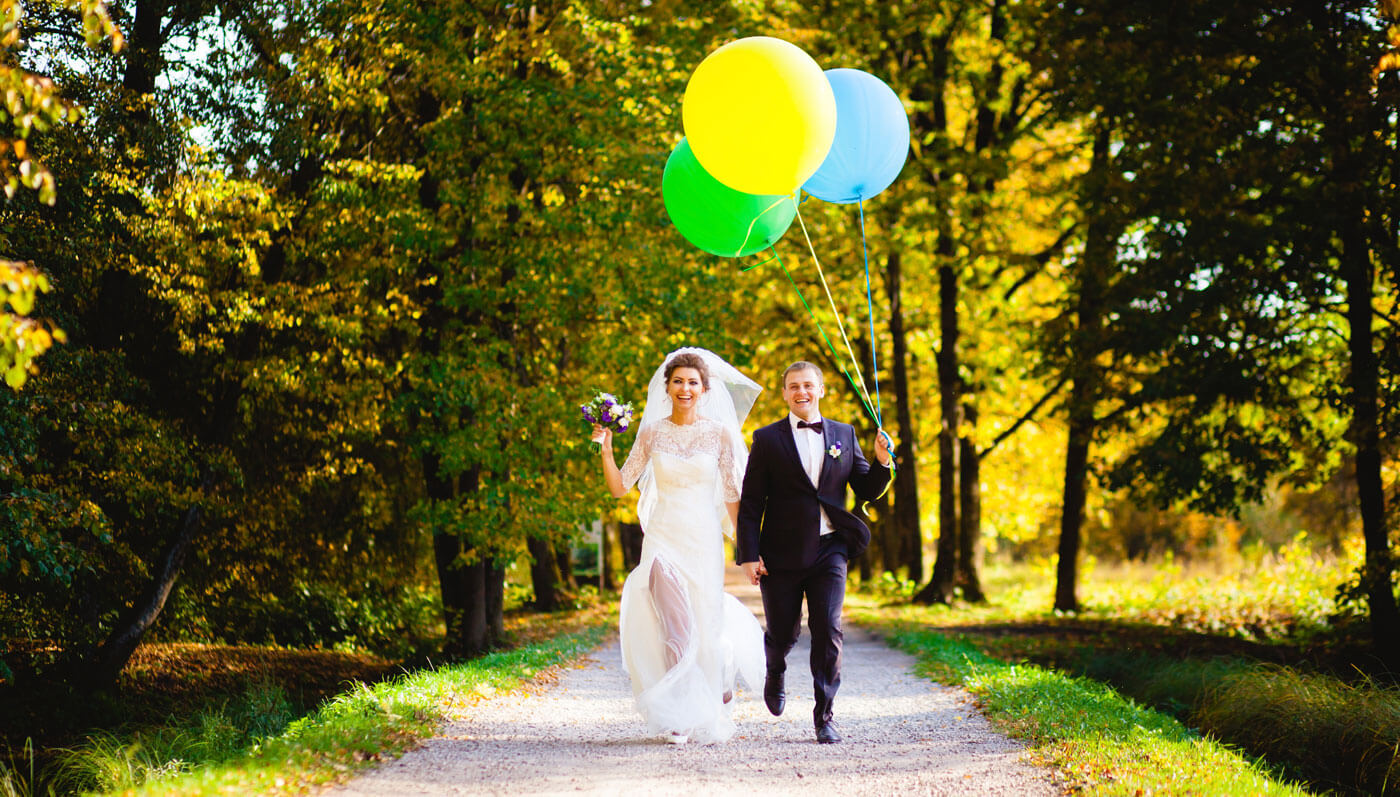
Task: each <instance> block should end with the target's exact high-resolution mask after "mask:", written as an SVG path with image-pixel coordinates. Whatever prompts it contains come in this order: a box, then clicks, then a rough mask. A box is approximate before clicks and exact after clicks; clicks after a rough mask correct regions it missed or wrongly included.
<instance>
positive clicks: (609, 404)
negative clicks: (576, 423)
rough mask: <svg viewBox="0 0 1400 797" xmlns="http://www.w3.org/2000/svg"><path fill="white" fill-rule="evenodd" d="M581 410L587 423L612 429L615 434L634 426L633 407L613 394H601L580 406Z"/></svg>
mask: <svg viewBox="0 0 1400 797" xmlns="http://www.w3.org/2000/svg"><path fill="white" fill-rule="evenodd" d="M579 409H580V410H582V411H583V419H584V420H585V421H588V422H589V423H591V424H596V425H598V426H602V427H604V428H606V429H611V430H613V432H614V433H620V432H625V431H627V427H629V426H631V425H632V405H631V404H623V403H621V402H619V401H618V400H617V396H614V395H613V394H611V393H599V394H598V395H596V396H594V397H593V400H592V401H590V402H588V403H587V404H582V405H580V406H579Z"/></svg>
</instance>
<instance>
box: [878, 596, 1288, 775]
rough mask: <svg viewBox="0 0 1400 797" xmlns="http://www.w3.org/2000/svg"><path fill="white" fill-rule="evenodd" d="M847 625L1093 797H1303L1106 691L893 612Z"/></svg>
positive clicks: (1254, 765) (1253, 765) (1261, 769)
mask: <svg viewBox="0 0 1400 797" xmlns="http://www.w3.org/2000/svg"><path fill="white" fill-rule="evenodd" d="M915 611H917V610H915ZM852 619H853V620H855V621H856V622H858V623H860V624H862V625H864V626H867V627H870V628H873V629H875V630H877V631H880V632H882V633H885V634H886V635H887V636H888V638H889V640H890V641H891V642H892V643H893V644H894V645H896V646H897V647H899V648H901V649H903V650H905V651H908V652H909V653H912V654H913V655H915V656H916V657H917V658H918V661H919V669H920V671H921V673H923V674H924V675H926V676H928V677H930V678H932V679H934V680H937V681H940V682H943V683H948V684H956V685H960V686H963V687H965V688H966V689H968V690H969V691H970V692H971V693H972V694H973V695H975V696H976V697H977V699H978V701H979V703H980V705H981V707H982V709H983V711H984V712H985V713H986V714H987V716H988V717H989V718H990V719H991V720H992V722H993V723H994V724H996V725H997V726H998V727H1000V728H1002V729H1003V730H1004V731H1005V732H1007V733H1009V734H1010V735H1012V736H1015V737H1017V738H1020V739H1023V740H1025V741H1026V742H1027V744H1028V745H1029V746H1030V749H1031V751H1032V754H1033V755H1034V756H1035V757H1036V758H1037V759H1038V760H1039V761H1041V762H1042V763H1045V764H1048V765H1051V766H1054V767H1056V768H1058V769H1060V770H1061V771H1062V772H1064V773H1066V774H1067V776H1068V777H1070V778H1071V779H1072V780H1074V781H1076V782H1075V783H1074V784H1073V785H1075V786H1078V787H1081V788H1085V789H1088V790H1090V791H1092V792H1093V793H1095V794H1107V795H1115V794H1125V795H1137V794H1211V795H1303V794H1308V792H1307V791H1305V790H1303V789H1302V788H1300V787H1298V786H1296V785H1294V784H1291V783H1288V782H1285V781H1283V780H1281V779H1280V778H1279V777H1278V776H1277V775H1276V773H1274V772H1272V771H1270V770H1269V769H1268V768H1267V767H1265V766H1264V765H1262V764H1261V763H1259V762H1257V761H1253V760H1250V759H1248V758H1246V757H1245V756H1243V755H1241V754H1240V753H1239V752H1238V751H1236V750H1234V749H1231V748H1230V747H1227V746H1226V745H1223V744H1221V743H1220V742H1218V741H1215V740H1213V739H1211V738H1208V737H1205V736H1202V735H1200V734H1199V733H1197V732H1195V731H1193V730H1191V729H1189V728H1187V727H1186V726H1185V725H1183V724H1182V723H1181V722H1179V721H1178V720H1176V719H1174V718H1173V717H1170V716H1168V715H1166V714H1163V713H1161V712H1158V711H1155V710H1153V709H1150V708H1146V707H1144V706H1142V705H1140V704H1138V703H1136V702H1134V701H1132V700H1131V699H1128V698H1125V697H1123V696H1122V695H1120V694H1119V693H1117V692H1116V691H1114V690H1113V689H1112V688H1110V687H1108V686H1106V685H1105V684H1102V683H1099V682H1097V681H1093V680H1090V679H1087V678H1082V677H1075V676H1071V675H1067V674H1064V673H1061V672H1057V671H1055V670H1052V669H1047V668H1044V667H1039V666H1036V665H1033V664H1026V663H1022V664H1008V663H1006V662H1003V661H1000V660H998V659H994V658H992V657H990V656H987V655H986V654H984V653H983V652H982V651H980V650H978V649H977V647H975V646H974V645H973V644H971V643H970V642H968V641H967V640H965V639H961V638H954V637H950V636H947V635H944V634H940V633H936V632H933V631H928V630H925V629H923V628H921V627H918V625H917V624H915V623H912V622H909V621H908V619H907V618H906V619H901V618H900V616H899V615H897V614H896V613H895V612H892V611H890V610H876V609H870V608H860V607H856V606H853V607H852Z"/></svg>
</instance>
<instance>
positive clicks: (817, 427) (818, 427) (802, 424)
mask: <svg viewBox="0 0 1400 797" xmlns="http://www.w3.org/2000/svg"><path fill="white" fill-rule="evenodd" d="M797 428H798V429H811V430H812V431H814V432H816V433H817V434H821V433H822V422H821V421H817V422H816V423H807V422H806V421H798V422H797Z"/></svg>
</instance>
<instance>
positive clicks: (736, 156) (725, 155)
mask: <svg viewBox="0 0 1400 797" xmlns="http://www.w3.org/2000/svg"><path fill="white" fill-rule="evenodd" d="M681 122H682V124H683V125H684V126H685V137H686V140H687V141H689V142H690V148H691V150H692V151H693V152H694V153H695V159H696V160H698V161H700V165H701V166H704V167H705V171H707V172H709V173H710V176H712V177H714V178H715V179H716V180H719V181H720V182H722V183H724V184H725V185H727V186H729V187H730V188H733V189H734V190H736V191H743V192H744V193H746V194H790V193H792V192H793V191H795V190H796V189H797V187H798V186H800V185H802V183H803V182H804V181H806V179H807V178H808V177H811V176H812V173H813V172H815V171H816V170H817V168H818V167H819V166H821V164H822V160H823V159H825V158H826V153H827V150H829V149H831V141H832V139H833V138H834V137H835V135H836V97H835V95H834V94H833V93H832V91H831V84H830V83H829V82H828V81H827V79H826V76H825V75H823V74H822V68H821V67H820V66H818V65H817V62H816V61H813V60H812V57H811V56H809V55H807V54H806V53H805V52H803V51H802V49H801V48H799V47H798V46H796V45H794V44H791V43H789V42H785V41H783V40H782V39H775V38H772V37H771V36H752V37H749V38H746V39H739V40H738V41H732V42H730V43H729V44H726V45H724V46H723V47H720V48H719V49H717V50H715V51H714V52H712V53H710V54H709V55H708V56H706V57H705V60H704V61H701V62H700V66H698V67H696V68H695V72H694V73H693V74H692V75H691V76H690V82H689V83H688V84H687V85H686V87H685V98H684V99H683V100H682V101H681Z"/></svg>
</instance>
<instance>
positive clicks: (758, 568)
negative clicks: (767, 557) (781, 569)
mask: <svg viewBox="0 0 1400 797" xmlns="http://www.w3.org/2000/svg"><path fill="white" fill-rule="evenodd" d="M739 566H740V567H742V568H744V575H746V576H748V577H749V583H750V584H755V585H756V584H758V577H759V576H766V575H768V568H766V567H764V566H763V557H761V556H760V557H759V559H758V561H757V562H744V563H743V564H741V565H739Z"/></svg>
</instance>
